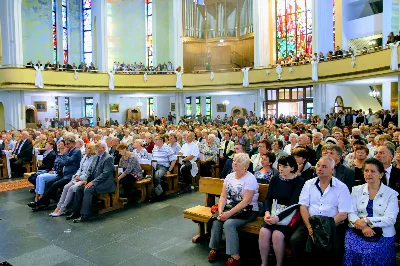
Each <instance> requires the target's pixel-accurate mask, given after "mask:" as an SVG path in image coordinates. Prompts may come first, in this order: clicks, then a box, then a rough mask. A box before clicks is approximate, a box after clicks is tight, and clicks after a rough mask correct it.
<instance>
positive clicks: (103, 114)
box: [93, 92, 110, 126]
mask: <svg viewBox="0 0 400 266" xmlns="http://www.w3.org/2000/svg"><path fill="white" fill-rule="evenodd" d="M108 96H109V94H108V93H107V92H101V93H98V94H97V95H96V96H94V97H93V102H94V112H95V113H96V104H98V105H99V117H100V125H101V126H104V123H105V122H106V120H108V119H110V108H109V104H108V103H109V97H108ZM96 119H97V117H96Z"/></svg>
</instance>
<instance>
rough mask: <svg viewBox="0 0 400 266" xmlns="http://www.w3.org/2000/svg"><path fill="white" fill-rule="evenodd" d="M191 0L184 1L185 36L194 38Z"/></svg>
mask: <svg viewBox="0 0 400 266" xmlns="http://www.w3.org/2000/svg"><path fill="white" fill-rule="evenodd" d="M193 5H194V4H193V0H186V1H185V30H186V32H185V35H186V36H187V37H194V18H193V8H194V6H193Z"/></svg>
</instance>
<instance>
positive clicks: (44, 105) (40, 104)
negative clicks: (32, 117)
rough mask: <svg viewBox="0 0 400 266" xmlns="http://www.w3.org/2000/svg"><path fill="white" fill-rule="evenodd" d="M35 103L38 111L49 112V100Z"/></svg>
mask: <svg viewBox="0 0 400 266" xmlns="http://www.w3.org/2000/svg"><path fill="white" fill-rule="evenodd" d="M33 105H34V106H35V108H36V110H37V111H38V112H47V102H45V101H38V102H33Z"/></svg>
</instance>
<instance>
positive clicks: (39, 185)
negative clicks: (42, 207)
mask: <svg viewBox="0 0 400 266" xmlns="http://www.w3.org/2000/svg"><path fill="white" fill-rule="evenodd" d="M56 177H57V174H49V173H46V174H41V175H38V177H37V178H36V189H35V192H36V193H37V194H40V195H42V194H43V193H44V188H45V185H46V182H47V181H51V180H54V179H55V178H56Z"/></svg>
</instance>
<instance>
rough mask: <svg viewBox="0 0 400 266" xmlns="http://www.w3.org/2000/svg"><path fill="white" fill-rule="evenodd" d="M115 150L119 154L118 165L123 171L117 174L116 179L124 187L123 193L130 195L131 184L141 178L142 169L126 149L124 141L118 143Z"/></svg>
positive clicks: (133, 155)
mask: <svg viewBox="0 0 400 266" xmlns="http://www.w3.org/2000/svg"><path fill="white" fill-rule="evenodd" d="M117 151H118V152H119V154H121V159H120V160H119V165H118V167H119V168H122V169H123V172H122V173H121V174H120V175H119V176H118V180H119V183H120V184H121V186H122V188H123V189H124V195H126V196H130V194H132V188H133V184H134V183H135V182H136V181H139V180H141V179H142V169H141V168H140V164H139V161H138V159H137V157H136V156H135V154H134V153H132V152H130V151H129V150H128V145H126V143H121V144H119V145H118V146H117Z"/></svg>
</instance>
